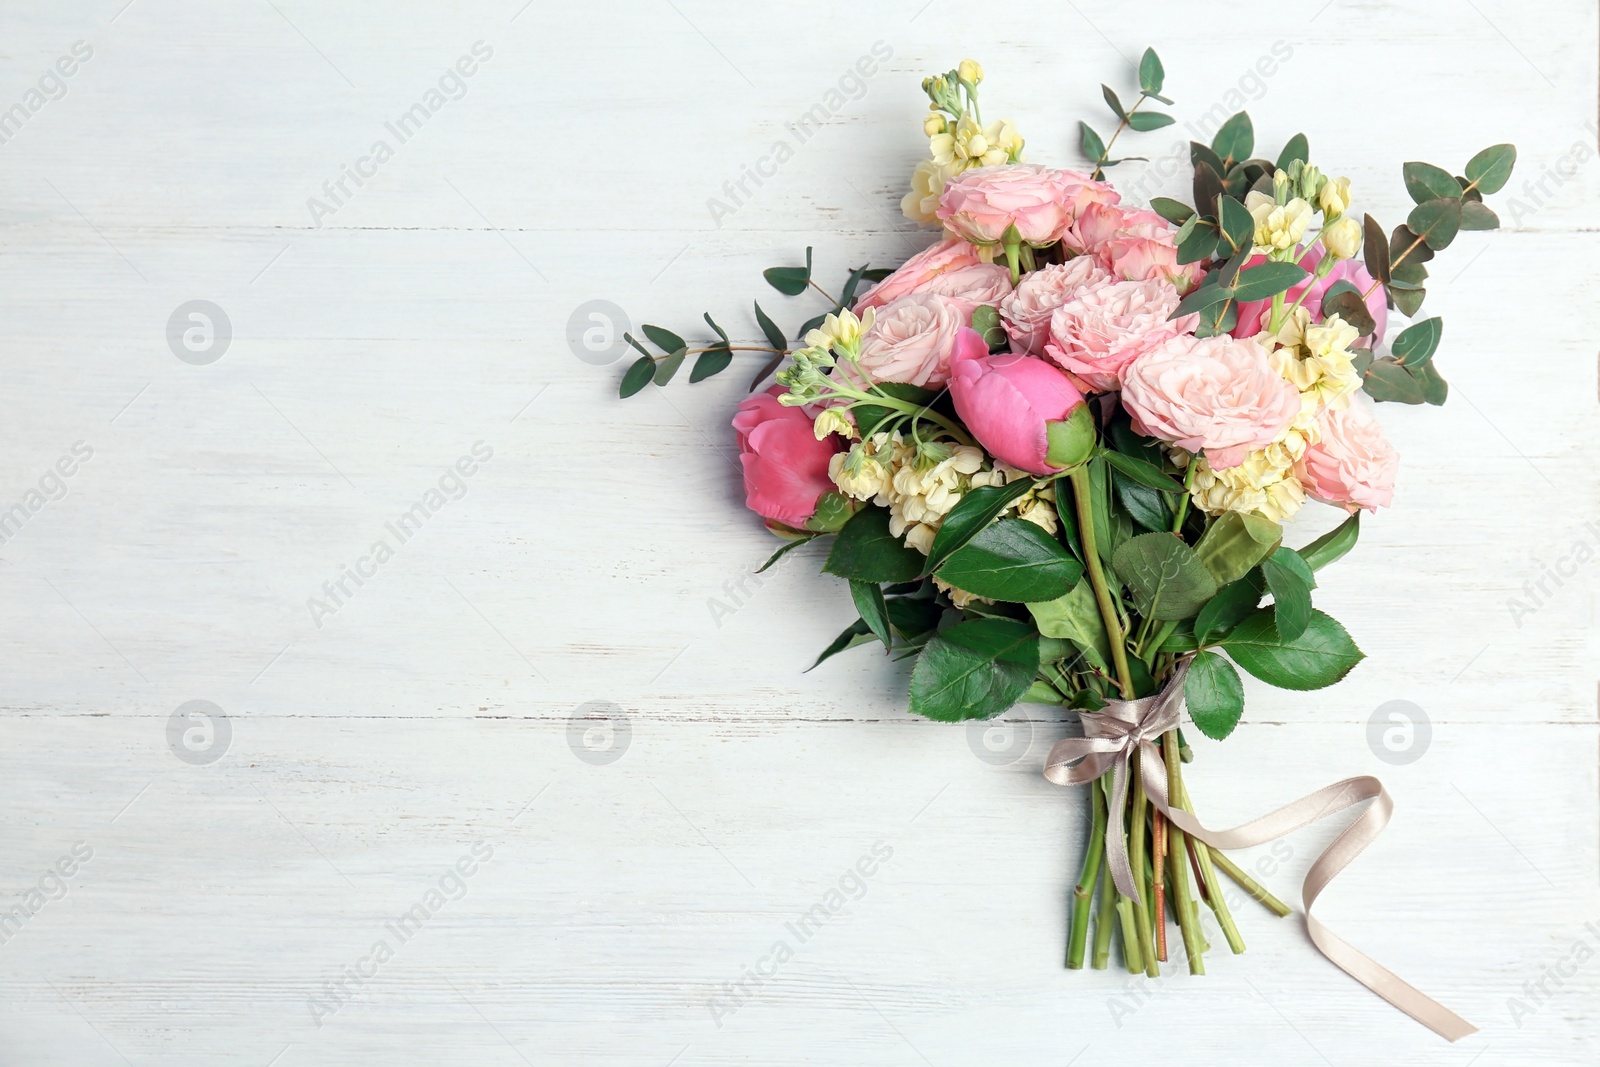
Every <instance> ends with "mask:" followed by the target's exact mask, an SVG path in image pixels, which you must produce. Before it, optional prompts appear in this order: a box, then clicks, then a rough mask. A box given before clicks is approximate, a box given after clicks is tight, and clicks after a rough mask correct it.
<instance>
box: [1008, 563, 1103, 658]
mask: <svg viewBox="0 0 1600 1067" xmlns="http://www.w3.org/2000/svg"><path fill="white" fill-rule="evenodd" d="M1028 611H1029V612H1030V613H1031V614H1032V615H1033V622H1034V625H1035V626H1037V627H1038V628H1039V632H1040V633H1041V634H1043V635H1044V636H1045V637H1053V638H1058V639H1062V640H1067V641H1071V642H1072V643H1073V644H1074V645H1076V646H1077V647H1078V648H1079V649H1081V650H1082V651H1083V654H1084V655H1085V656H1086V657H1087V658H1088V659H1089V662H1090V663H1092V664H1094V665H1095V666H1097V667H1099V668H1101V669H1102V670H1103V669H1105V668H1106V667H1107V665H1108V664H1110V662H1111V644H1110V642H1109V641H1108V640H1107V638H1106V627H1105V623H1104V622H1103V621H1102V620H1101V618H1100V607H1099V605H1098V603H1097V602H1096V601H1095V596H1094V589H1093V588H1092V587H1091V585H1090V583H1089V582H1088V581H1087V580H1080V581H1079V582H1078V584H1077V585H1075V586H1073V587H1072V588H1071V589H1070V590H1068V591H1067V593H1066V595H1065V596H1059V597H1056V598H1055V599H1054V600H1046V601H1042V602H1039V603H1029V604H1028Z"/></svg>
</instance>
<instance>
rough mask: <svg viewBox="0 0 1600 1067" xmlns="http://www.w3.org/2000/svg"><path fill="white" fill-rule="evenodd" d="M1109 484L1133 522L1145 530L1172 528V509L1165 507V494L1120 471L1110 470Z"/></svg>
mask: <svg viewBox="0 0 1600 1067" xmlns="http://www.w3.org/2000/svg"><path fill="white" fill-rule="evenodd" d="M1111 484H1112V487H1113V488H1114V489H1115V490H1116V494H1117V502H1118V503H1119V504H1121V505H1122V510H1123V511H1126V512H1127V513H1128V515H1129V517H1131V518H1132V519H1133V521H1134V522H1136V523H1138V524H1139V525H1140V526H1142V527H1144V528H1145V529H1146V530H1170V529H1171V528H1172V511H1171V509H1169V508H1168V507H1167V497H1166V494H1164V493H1162V492H1161V491H1160V490H1157V489H1152V488H1150V487H1149V486H1148V485H1144V484H1143V483H1140V482H1137V481H1134V480H1133V479H1132V478H1129V477H1128V476H1127V475H1126V474H1123V473H1122V472H1121V471H1115V470H1114V471H1112V472H1111Z"/></svg>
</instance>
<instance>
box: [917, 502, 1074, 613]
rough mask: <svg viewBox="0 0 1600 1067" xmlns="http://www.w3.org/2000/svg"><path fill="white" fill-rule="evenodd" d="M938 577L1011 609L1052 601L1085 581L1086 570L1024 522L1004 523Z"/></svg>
mask: <svg viewBox="0 0 1600 1067" xmlns="http://www.w3.org/2000/svg"><path fill="white" fill-rule="evenodd" d="M937 573H938V575H939V577H940V578H941V579H942V580H944V581H945V582H948V583H949V584H950V585H953V586H955V587H956V588H957V589H961V590H965V591H966V592H968V593H973V594H975V595H977V596H981V597H987V598H988V599H990V600H1001V601H1006V602H1008V603H1013V604H1022V603H1026V602H1028V601H1037V600H1054V599H1055V598H1056V597H1058V596H1064V595H1066V593H1067V591H1068V590H1069V589H1071V588H1072V587H1073V586H1074V585H1076V584H1077V582H1078V579H1080V578H1082V577H1083V564H1081V563H1079V562H1078V561H1077V560H1075V559H1073V558H1072V556H1071V555H1069V554H1068V553H1067V550H1066V549H1065V548H1062V547H1061V544H1060V542H1058V541H1057V540H1056V539H1055V538H1054V537H1051V536H1050V535H1049V534H1047V533H1045V532H1044V530H1042V529H1040V528H1039V527H1038V526H1035V525H1034V524H1033V523H1031V522H1028V521H1026V520H1024V519H1000V520H999V521H997V522H994V523H991V524H990V525H988V526H985V527H984V528H983V529H981V530H979V531H978V532H977V534H976V535H975V536H974V537H973V538H972V540H970V541H968V542H967V543H966V544H965V545H963V546H962V547H961V548H959V549H957V550H956V551H955V552H953V553H951V554H950V557H949V558H948V559H946V560H945V561H944V563H943V564H941V565H940V566H939V569H938V572H937Z"/></svg>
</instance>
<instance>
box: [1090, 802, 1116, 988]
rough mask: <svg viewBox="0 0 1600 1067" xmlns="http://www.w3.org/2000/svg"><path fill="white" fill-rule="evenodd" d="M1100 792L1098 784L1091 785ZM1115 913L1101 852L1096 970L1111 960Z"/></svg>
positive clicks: (1113, 892) (1108, 864) (1113, 889)
mask: <svg viewBox="0 0 1600 1067" xmlns="http://www.w3.org/2000/svg"><path fill="white" fill-rule="evenodd" d="M1092 788H1093V789H1094V791H1095V792H1096V793H1099V792H1100V787H1099V786H1098V785H1096V786H1093V787H1092ZM1116 915H1117V887H1116V885H1114V884H1113V883H1112V881H1111V861H1110V859H1109V858H1108V857H1107V856H1105V854H1104V853H1103V852H1102V854H1101V856H1100V903H1099V905H1098V906H1097V907H1096V909H1095V913H1094V955H1093V957H1092V958H1091V962H1090V966H1092V967H1094V969H1095V970H1097V971H1103V970H1105V969H1106V965H1107V964H1108V963H1110V962H1111V931H1112V924H1113V923H1115V922H1116V921H1117V920H1116Z"/></svg>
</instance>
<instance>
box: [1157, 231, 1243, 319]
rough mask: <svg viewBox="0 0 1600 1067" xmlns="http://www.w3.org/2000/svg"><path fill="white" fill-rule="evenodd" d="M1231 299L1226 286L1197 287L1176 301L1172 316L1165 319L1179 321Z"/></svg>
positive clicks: (1213, 284)
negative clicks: (1176, 304)
mask: <svg viewBox="0 0 1600 1067" xmlns="http://www.w3.org/2000/svg"><path fill="white" fill-rule="evenodd" d="M1212 240H1214V239H1212ZM1205 255H1210V253H1209V252H1207V253H1203V254H1202V258H1203V257H1204V256H1205ZM1232 299H1233V290H1232V289H1229V288H1228V287H1227V286H1226V285H1219V284H1216V283H1212V284H1210V285H1199V286H1197V287H1196V288H1195V290H1194V292H1192V293H1190V294H1189V295H1188V296H1186V297H1184V298H1183V299H1182V300H1180V301H1178V306H1177V308H1175V309H1174V310H1173V312H1172V314H1171V315H1169V316H1167V318H1168V320H1169V321H1170V320H1171V319H1181V318H1183V316H1185V315H1193V314H1195V313H1197V312H1200V311H1204V310H1205V309H1206V308H1209V307H1213V306H1215V305H1217V304H1221V303H1223V302H1224V301H1227V300H1232Z"/></svg>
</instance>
